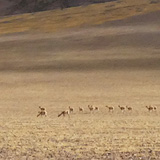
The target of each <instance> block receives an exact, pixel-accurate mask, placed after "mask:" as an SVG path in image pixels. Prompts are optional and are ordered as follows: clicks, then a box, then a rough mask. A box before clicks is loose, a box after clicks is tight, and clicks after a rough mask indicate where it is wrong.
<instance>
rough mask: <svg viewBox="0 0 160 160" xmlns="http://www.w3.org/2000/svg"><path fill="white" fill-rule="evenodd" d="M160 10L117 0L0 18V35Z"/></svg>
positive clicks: (147, 2)
mask: <svg viewBox="0 0 160 160" xmlns="http://www.w3.org/2000/svg"><path fill="white" fill-rule="evenodd" d="M159 8H160V3H159V0H118V1H116V2H109V3H103V4H93V5H89V6H81V7H75V8H69V9H65V10H54V11H46V12H40V13H33V14H23V15H16V16H9V17H2V18H1V19H0V34H9V33H17V32H18V33H19V32H20V33H21V32H33V33H35V32H38V33H44V32H47V33H48V32H55V31H61V30H64V29H67V28H75V27H84V26H93V25H98V24H103V23H105V22H108V21H113V20H120V19H124V18H127V17H131V16H135V15H140V14H145V13H149V12H153V11H157V10H159Z"/></svg>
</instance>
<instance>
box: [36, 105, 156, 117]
mask: <svg viewBox="0 0 160 160" xmlns="http://www.w3.org/2000/svg"><path fill="white" fill-rule="evenodd" d="M105 107H106V108H107V109H108V111H109V112H113V111H114V110H115V107H113V106H107V105H106V106H105ZM118 108H119V109H120V111H121V112H122V113H123V112H125V111H129V112H132V110H133V109H132V107H130V106H120V105H118ZM145 108H146V109H147V111H149V112H152V111H157V107H156V106H151V105H148V106H145ZM39 109H40V111H38V115H37V117H39V116H45V117H46V116H47V111H46V108H44V107H41V106H39ZM78 110H79V112H80V113H83V112H84V108H83V107H79V108H78ZM88 111H89V112H90V113H93V112H96V111H99V107H95V106H93V105H88ZM74 112H75V109H74V108H72V107H70V106H69V107H68V109H67V110H63V111H61V112H60V113H59V114H58V117H60V116H63V117H65V116H66V115H67V116H68V117H70V114H72V113H74Z"/></svg>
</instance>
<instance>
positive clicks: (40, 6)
mask: <svg viewBox="0 0 160 160" xmlns="http://www.w3.org/2000/svg"><path fill="white" fill-rule="evenodd" d="M110 1H116V0H14V1H13V0H0V16H6V15H13V14H21V13H32V12H39V11H46V10H52V9H57V8H61V9H63V8H68V7H75V6H81V5H88V4H93V3H104V2H110Z"/></svg>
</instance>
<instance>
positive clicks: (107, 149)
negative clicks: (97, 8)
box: [0, 11, 160, 160]
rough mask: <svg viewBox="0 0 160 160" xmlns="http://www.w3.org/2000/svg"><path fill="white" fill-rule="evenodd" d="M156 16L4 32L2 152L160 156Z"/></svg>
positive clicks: (83, 157) (0, 50) (82, 157)
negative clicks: (44, 112)
mask: <svg viewBox="0 0 160 160" xmlns="http://www.w3.org/2000/svg"><path fill="white" fill-rule="evenodd" d="M159 17H160V12H159V11H157V12H154V13H148V14H145V15H139V16H134V17H131V18H128V19H125V20H119V21H114V22H107V23H105V24H103V25H98V26H93V27H89V26H88V27H82V28H75V29H68V30H64V31H61V32H55V33H45V34H44V33H42V34H40V33H39V34H37V33H36V34H34V33H33V34H30V33H16V34H10V35H2V36H1V37H0V88H1V94H0V110H1V112H0V159H2V160H3V159H14V160H18V159H19V160H21V159H28V160H31V159H38V160H41V159H42V160H44V159H50V160H51V159H53V160H55V159H59V160H64V159H68V160H70V159H79V160H87V159H88V160H90V159H100V160H103V159H105V160H108V159H110V160H112V159H117V160H121V159H126V160H127V159H147V160H148V159H160V134H159V133H160V18H159ZM88 105H93V106H98V107H99V111H94V112H93V113H90V112H89V110H88V108H87V106H88ZM106 105H108V106H114V111H113V113H110V112H109V111H108V109H107V108H105V106H106ZM118 105H122V106H126V105H128V106H131V107H132V109H133V110H132V111H131V112H129V111H124V112H123V113H122V112H121V110H120V109H119V108H118ZM146 105H153V106H157V111H152V112H148V110H147V109H146V108H145V106H146ZM38 106H42V107H46V108H47V112H48V116H47V117H36V116H37V113H38V110H39V108H38ZM68 106H71V107H73V108H74V112H73V113H72V114H71V115H70V118H69V117H67V116H66V117H57V116H58V114H59V113H60V112H61V111H63V110H66V109H68ZM78 107H83V108H84V112H83V113H80V112H79V111H78Z"/></svg>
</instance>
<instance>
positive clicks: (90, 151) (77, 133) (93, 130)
mask: <svg viewBox="0 0 160 160" xmlns="http://www.w3.org/2000/svg"><path fill="white" fill-rule="evenodd" d="M138 112H139V113H140V112H141V113H142V110H141V111H138ZM145 114H146V115H144V114H143V116H135V115H136V114H135V113H133V115H132V114H128V113H121V112H120V111H119V112H118V110H117V111H116V113H113V114H109V113H108V112H107V110H106V111H104V110H103V113H102V112H98V113H94V114H89V113H87V114H80V113H75V114H73V115H71V118H70V119H69V118H68V117H65V118H63V117H62V118H58V117H57V115H56V114H53V115H49V117H47V118H41V117H39V118H38V119H36V118H34V116H28V117H27V116H26V115H25V114H24V117H23V118H22V117H21V116H20V117H18V118H16V117H14V119H13V118H5V119H3V120H2V119H0V127H1V131H0V152H1V154H0V158H1V159H7V158H12V159H23V158H24V159H26V158H27V157H28V158H34V159H39V160H41V159H45V158H48V159H59V158H61V159H67V158H68V159H91V158H95V159H107V158H108V159H109V158H111V157H112V156H113V155H114V156H115V157H116V158H118V157H119V156H120V155H121V156H122V155H123V156H124V157H125V158H127V159H129V157H132V158H133V157H137V158H140V157H141V158H142V157H143V158H148V157H150V158H158V157H159V156H160V152H159V151H160V136H159V127H158V126H159V125H160V123H159V117H158V115H156V114H155V113H150V114H147V112H145ZM152 116H154V119H153V118H152ZM150 150H151V151H152V152H151V153H150V152H149V151H150Z"/></svg>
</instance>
